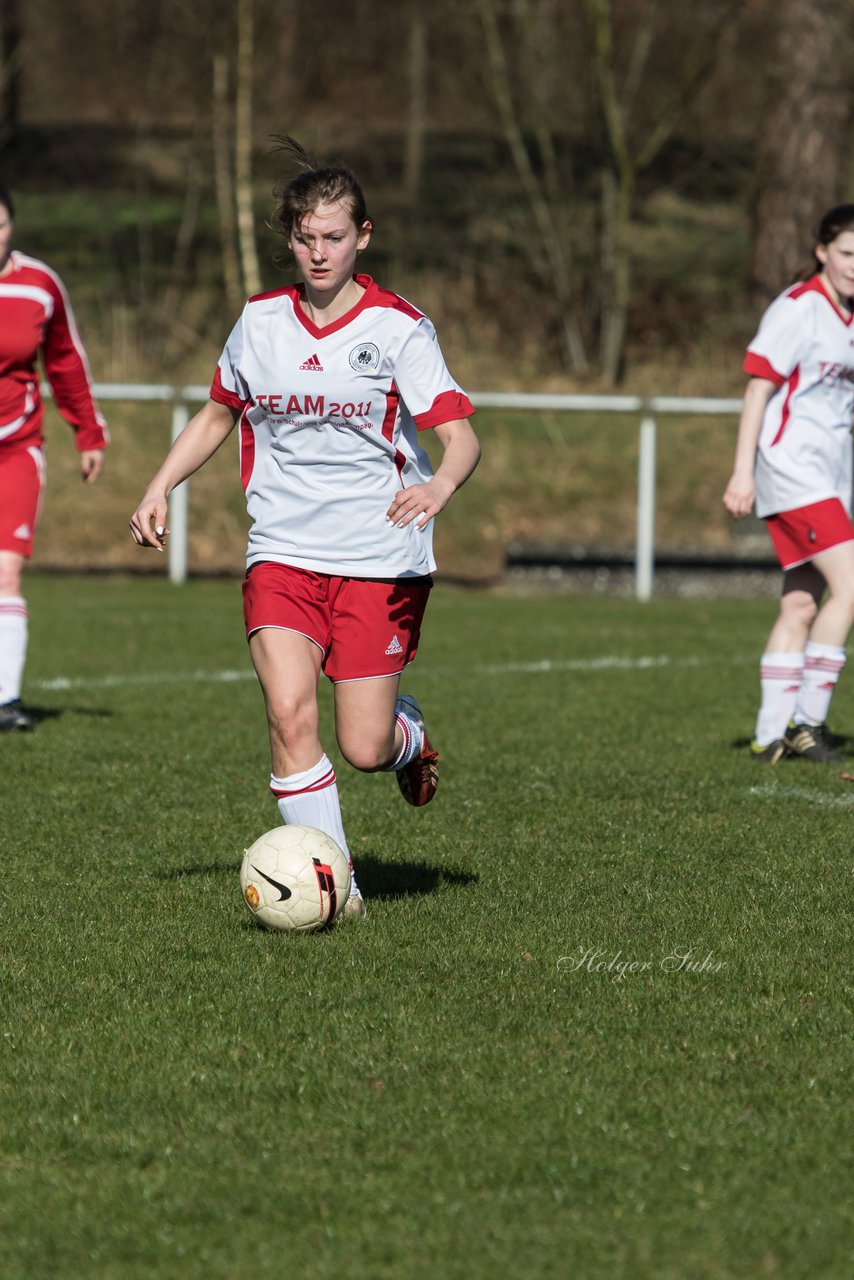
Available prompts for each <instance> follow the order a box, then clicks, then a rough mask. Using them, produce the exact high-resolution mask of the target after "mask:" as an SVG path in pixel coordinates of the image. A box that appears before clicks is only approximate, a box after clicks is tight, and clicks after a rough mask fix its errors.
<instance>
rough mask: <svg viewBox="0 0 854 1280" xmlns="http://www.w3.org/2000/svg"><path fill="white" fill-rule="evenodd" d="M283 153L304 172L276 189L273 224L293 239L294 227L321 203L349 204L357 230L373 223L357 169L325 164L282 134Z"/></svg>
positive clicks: (289, 137) (342, 165) (288, 238)
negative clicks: (356, 173)
mask: <svg viewBox="0 0 854 1280" xmlns="http://www.w3.org/2000/svg"><path fill="white" fill-rule="evenodd" d="M275 141H276V143H277V147H278V150H279V151H283V152H284V153H285V154H286V155H287V156H288V157H289V158H290V159H291V160H293V161H295V162H296V164H297V165H298V166H299V168H300V169H301V170H302V172H301V173H298V174H297V175H296V177H294V178H290V179H288V180H287V181H283V182H282V184H281V185H280V186H279V187H277V188H276V191H275V197H276V204H275V207H274V209H273V219H272V225H273V226H274V227H276V228H277V229H278V230H279V231H281V233H282V235H283V236H284V237H285V239H286V240H290V238H291V235H292V233H293V231H294V228H298V227H299V226H300V225H301V223H302V221H303V219H304V218H307V217H308V215H309V214H310V213H313V212H314V210H315V209H316V208H317V206H318V205H320V204H337V203H338V202H339V201H340V202H341V203H342V204H343V205H345V207H346V208H347V210H348V212H349V213H350V216H351V217H352V219H353V222H354V223H355V224H356V227H357V228H358V230H359V231H361V229H362V227H363V226H364V224H365V223H366V222H370V221H371V220H370V218H369V217H368V209H367V205H366V203H365V196H364V192H363V191H362V188H361V186H360V184H359V180H358V178H357V177H356V175H355V174H354V173H353V170H352V169H350V168H349V166H348V165H345V164H339V163H336V164H329V165H321V164H319V163H318V162H317V160H315V158H314V156H313V155H311V154H310V152H308V151H306V149H305V147H304V146H302V144H301V143H299V142H297V140H296V138H292V137H291V136H290V135H289V134H280V135H278V136H277V137H276V139H275Z"/></svg>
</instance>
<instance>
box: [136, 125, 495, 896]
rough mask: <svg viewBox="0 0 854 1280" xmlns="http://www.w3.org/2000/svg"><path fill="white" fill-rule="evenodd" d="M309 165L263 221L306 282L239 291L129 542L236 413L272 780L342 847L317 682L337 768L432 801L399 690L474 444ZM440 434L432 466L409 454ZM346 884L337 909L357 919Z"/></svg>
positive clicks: (148, 535)
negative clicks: (210, 368) (391, 778)
mask: <svg viewBox="0 0 854 1280" xmlns="http://www.w3.org/2000/svg"><path fill="white" fill-rule="evenodd" d="M282 144H283V149H284V150H285V151H286V152H287V154H288V155H289V157H290V158H291V159H293V160H295V161H296V162H297V163H298V165H299V166H300V168H301V172H300V173H298V174H297V176H296V177H295V178H293V179H292V180H291V181H290V182H288V183H287V184H286V185H285V186H284V187H283V188H282V191H281V192H280V194H279V198H278V203H277V206H276V209H275V213H274V218H275V222H276V224H277V225H278V227H279V229H280V230H281V232H282V234H283V235H284V237H285V239H286V241H287V244H288V247H289V249H290V250H291V253H292V255H293V259H294V262H295V264H296V269H297V273H298V275H299V278H300V283H299V284H298V285H295V286H291V287H288V288H284V289H277V290H274V291H272V292H270V293H263V294H260V295H259V296H257V297H254V298H250V300H249V301H248V302H247V304H246V306H245V308H244V311H243V314H242V315H241V317H240V319H239V320H238V321H237V324H236V325H235V326H234V329H233V330H232V333H231V335H230V337H229V339H228V341H227V343H226V346H225V350H224V351H223V353H222V356H221V358H220V361H219V365H218V367H217V370H216V373H215V376H214V380H213V385H212V387H211V393H210V395H211V398H210V400H209V401H208V402H207V404H206V405H205V406H204V408H202V409H201V411H200V412H199V413H198V414H196V415H195V417H194V418H193V419H192V420H191V421H190V422H189V424H188V425H187V427H186V428H185V430H184V431H183V433H182V434H181V436H180V437H179V438H178V440H177V441H176V442H175V444H174V445H173V447H172V449H171V450H170V452H169V454H168V455H167V457H166V460H165V461H164V463H163V465H162V467H161V468H160V470H159V471H158V472H157V475H156V476H155V477H154V479H153V480H152V482H151V484H150V485H149V487H148V489H147V490H146V493H145V496H144V498H143V499H142V502H141V503H140V504H139V507H138V508H137V510H136V512H135V513H134V515H133V517H132V518H131V522H130V523H131V531H132V534H133V537H134V539H135V540H136V542H137V543H138V544H139V545H140V546H148V547H154V548H157V549H158V550H162V549H163V543H164V538H165V536H166V532H167V530H166V517H167V498H168V495H169V494H170V492H171V491H172V490H173V489H174V488H175V486H176V485H177V484H179V483H180V482H181V481H182V480H184V479H185V478H186V477H187V476H189V475H191V474H192V473H193V472H194V471H196V470H197V469H198V468H199V467H200V466H202V464H203V463H204V462H206V461H207V459H208V458H210V457H211V455H212V454H213V453H214V452H215V450H216V449H218V448H219V446H220V445H221V444H222V442H223V441H224V440H225V439H226V437H227V436H228V435H229V434H230V432H231V431H232V428H233V427H234V425H235V423H238V422H239V445H240V468H241V477H242V481H243V486H244V489H245V491H246V501H247V507H248V511H249V515H250V518H251V520H252V527H251V530H250V533H249V546H248V551H247V574H246V578H245V580H244V585H243V598H244V618H245V623H246V631H247V636H248V639H249V648H250V653H251V656H252V661H253V664H254V666H255V670H256V672H257V675H258V679H259V681H260V683H261V688H262V691H263V694H264V700H265V703H266V709H267V721H268V726H269V732H270V751H271V757H272V775H271V779H270V789H271V790H272V792H273V794H274V795H275V796H276V798H277V800H278V805H279V810H280V813H281V816H282V820H283V821H284V822H285V823H299V824H303V825H305V826H311V827H318V828H319V829H320V830H321V831H325V832H326V833H327V834H328V835H330V836H331V837H332V839H333V840H335V841H336V843H337V844H338V845H340V846H341V848H342V849H343V850H344V851H345V853H347V854H348V856H349V850H348V846H347V840H346V837H345V834H344V827H343V822H342V818H341V809H340V804H339V799H338V788H337V781H336V776H335V771H334V769H333V767H332V764H331V762H330V760H329V758H328V756H327V755H326V753H325V752H324V750H323V747H322V745H321V743H320V738H319V731H318V707H317V687H318V680H319V677H320V673H321V671H323V672H324V673H325V674H326V675H327V676H328V677H329V678H330V679H331V680H332V681H333V683H334V700H335V729H336V736H337V739H338V744H339V746H340V748H341V752H342V754H343V755H344V757H345V759H347V760H348V761H349V763H350V764H352V765H353V766H355V768H357V769H361V770H364V771H366V772H375V771H381V770H383V771H390V772H394V773H396V775H397V779H398V783H399V785H400V788H401V791H402V792H403V795H404V797H405V798H406V799H407V800H408V801H409V802H410V803H411V804H414V805H423V804H426V803H428V801H429V800H431V799H432V797H433V794H434V792H435V790H436V785H437V781H438V753H437V752H436V750H435V749H434V748H433V746H432V743H431V742H430V739H429V738H428V736H427V734H426V732H425V729H424V722H423V718H422V714H421V709H420V707H419V705H418V703H417V702H416V701H415V699H414V698H412V697H411V696H408V695H405V696H403V697H400V696H398V685H399V681H400V674H401V672H402V671H403V670H404V668H405V667H406V666H407V665H408V664H409V663H410V662H411V661H412V659H413V658H414V656H415V652H416V649H417V646H418V637H419V632H420V627H421V620H422V617H423V614H424V609H425V607H426V603H427V596H428V594H429V591H430V587H431V585H432V580H431V577H430V574H431V573H432V571H433V569H434V568H435V561H434V559H433V552H432V521H433V517H434V516H436V515H438V513H439V512H440V511H441V510H442V509H443V507H444V506H445V505H446V503H447V502H448V501H449V500H450V498H451V497H452V496H453V494H454V493H455V492H456V490H457V489H458V488H459V487H460V485H462V484H463V483H464V482H465V481H466V480H467V479H468V477H469V476H470V475H471V473H472V471H473V470H474V468H475V466H476V465H477V462H478V459H479V456H480V447H479V444H478V441H477V437H476V436H475V434H474V432H473V430H472V428H471V426H470V425H469V422H468V418H469V417H470V415H471V414H472V413H473V412H474V409H473V406H472V404H471V401H470V400H469V399H468V397H467V396H466V395H465V394H464V392H463V391H462V390H461V389H460V388H459V387H458V386H457V384H456V382H455V381H454V380H453V378H452V377H451V375H450V373H449V372H448V369H447V367H446V365H445V362H444V359H443V358H442V353H441V351H440V349H439V346H438V343H437V341H436V334H435V331H434V329H433V326H432V324H431V323H430V321H429V320H428V319H427V317H426V316H424V315H422V314H421V312H420V311H418V310H416V308H415V307H413V306H411V305H410V303H408V302H406V301H405V300H404V299H403V298H400V297H398V296H397V295H396V294H394V293H390V292H388V291H387V290H384V289H381V288H380V287H379V286H378V285H377V284H376V283H375V282H374V281H373V280H372V279H371V278H370V277H369V276H366V275H361V274H356V271H355V268H356V259H357V256H358V254H360V253H361V252H362V251H363V250H364V249H366V248H367V247H368V243H369V242H370V239H371V233H372V231H373V224H372V222H371V220H370V218H369V217H368V214H367V209H366V205H365V198H364V195H363V193H362V190H361V187H360V185H359V183H358V181H357V180H356V178H355V176H354V175H353V173H352V172H351V171H350V170H349V169H348V168H347V167H346V166H343V165H333V166H320V165H318V164H317V163H316V162H315V161H314V159H313V158H312V157H311V156H309V155H308V153H307V152H306V151H305V150H304V149H303V148H302V147H301V146H300V145H299V144H298V143H296V142H295V141H294V140H293V139H291V138H285V139H283V140H282ZM427 429H431V430H433V432H434V433H435V435H436V436H437V438H438V440H439V442H440V444H441V445H442V447H443V450H444V453H443V456H442V461H441V464H440V465H439V467H438V469H437V470H436V472H435V474H434V473H433V471H432V468H431V466H430V463H429V460H428V458H427V456H426V454H425V453H424V452H423V450H422V449H421V447H420V446H419V444H418V433H419V432H420V431H424V430H427ZM364 913H365V908H364V902H363V899H362V895H361V893H360V891H359V889H358V886H357V885H356V880H355V876H354V878H353V889H352V893H351V898H350V901H349V902H348V904H347V905H346V907H345V909H344V914H345V915H350V916H354V915H355V916H358V915H364Z"/></svg>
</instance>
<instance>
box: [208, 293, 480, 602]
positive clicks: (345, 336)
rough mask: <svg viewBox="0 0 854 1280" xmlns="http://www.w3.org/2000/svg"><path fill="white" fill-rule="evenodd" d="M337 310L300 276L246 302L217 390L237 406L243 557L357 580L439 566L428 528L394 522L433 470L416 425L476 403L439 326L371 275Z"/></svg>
mask: <svg viewBox="0 0 854 1280" xmlns="http://www.w3.org/2000/svg"><path fill="white" fill-rule="evenodd" d="M356 281H357V283H358V284H360V285H361V286H362V287H363V288H364V290H365V292H364V294H363V295H362V297H361V299H360V300H359V302H358V303H357V304H356V306H355V307H353V309H352V310H351V311H349V312H348V313H347V314H346V315H345V316H343V317H342V318H341V319H340V320H338V321H336V322H334V323H333V324H330V325H327V326H326V327H325V328H323V329H320V328H318V327H317V326H316V325H315V324H314V323H313V322H312V321H311V319H310V318H309V317H308V315H307V314H306V312H305V311H304V310H303V308H302V306H301V305H300V299H301V297H302V289H301V287H299V286H292V287H289V288H286V289H280V290H277V291H275V292H272V293H263V294H259V295H258V296H257V297H254V298H250V300H249V301H248V302H247V304H246V306H245V308H244V310H243V314H242V315H241V317H240V319H239V320H238V322H237V324H236V325H235V327H234V329H233V331H232V333H231V336H230V337H229V339H228V341H227V343H226V345H225V350H224V351H223V353H222V356H221V358H220V361H219V365H218V367H217V370H216V374H215V376H214V381H213V385H212V387H211V397H212V398H213V399H214V400H216V401H218V402H219V403H221V404H226V405H229V406H230V407H231V408H233V409H235V410H238V411H240V414H241V417H240V424H239V435H240V467H241V478H242V481H243V487H244V489H245V491H246V503H247V508H248V511H249V516H250V518H251V521H252V526H251V529H250V533H249V546H248V549H247V566H251V565H253V564H255V563H257V562H258V561H261V560H273V561H278V562H279V563H283V564H289V565H294V566H295V567H297V568H301V569H310V570H314V571H315V572H318V573H328V574H334V575H338V576H342V577H354V578H401V577H418V576H422V575H424V574H428V573H430V572H432V570H433V569H435V567H436V564H435V560H434V559H433V549H432V524H433V522H432V521H430V522H429V524H428V525H427V527H426V529H423V530H422V529H416V527H415V522H414V521H413V522H411V523H410V524H408V525H407V526H406V527H405V528H402V529H398V528H394V527H392V526H390V525H389V524H387V523H386V518H385V517H386V512H387V510H388V508H389V506H390V505H391V501H392V498H393V497H394V495H395V493H397V492H398V491H399V490H400V489H403V488H406V487H408V486H411V485H416V484H422V483H424V482H425V481H427V480H429V479H430V477H431V476H432V474H433V471H432V467H431V466H430V461H429V459H428V457H427V455H426V453H425V452H424V450H423V449H422V448H421V446H420V445H419V443H418V432H419V431H421V430H425V429H426V428H429V427H435V426H439V425H440V424H441V423H444V422H451V421H453V420H455V419H458V418H465V417H468V416H469V415H470V414H472V413H474V407H473V405H472V403H471V401H470V400H469V398H468V397H467V396H466V395H465V393H464V392H463V391H462V390H461V389H460V387H459V386H458V385H457V383H456V382H455V381H454V379H453V378H452V377H451V375H450V373H449V372H448V369H447V367H446V365H445V361H444V359H443V357H442V353H441V351H440V349H439V345H438V342H437V340H436V333H435V330H434V328H433V325H432V324H431V323H430V321H429V320H428V319H427V317H426V316H424V315H422V313H421V312H420V311H417V310H416V309H415V308H414V307H413V306H411V305H410V303H408V302H406V301H405V300H404V299H403V298H400V297H398V296H397V294H394V293H390V292H388V291H387V290H384V289H380V288H379V286H378V285H377V284H375V282H374V281H373V280H372V279H371V278H370V277H369V276H362V275H359V276H356Z"/></svg>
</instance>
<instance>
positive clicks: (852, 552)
mask: <svg viewBox="0 0 854 1280" xmlns="http://www.w3.org/2000/svg"><path fill="white" fill-rule="evenodd" d="M812 567H813V571H814V572H815V573H816V575H817V576H818V577H819V578H820V579H821V582H822V585H824V584H825V583H826V585H827V588H828V592H829V594H828V597H827V599H826V600H825V602H824V604H822V605H821V607H820V608H819V610H818V613H817V615H816V618H815V621H814V622H813V623H812V625H811V627H810V630H809V638H808V640H807V642H806V647H805V652H804V674H803V680H802V682H801V687H800V691H799V693H798V698H797V704H796V706H795V710H794V713H793V715H792V724H791V726H790V727H789V729H788V730H787V732H786V735H785V741H786V746H787V747H788V748H789V750H790V751H791V752H792V753H793V754H795V755H799V756H803V757H804V758H805V759H807V760H814V761H817V762H818V763H827V764H838V763H840V762H841V761H842V759H843V756H842V753H841V752H840V751H838V750H837V749H836V747H834V745H833V743H832V741H831V739H830V735H829V734H828V731H827V727H826V720H827V713H828V710H829V708H830V700H831V698H832V697H833V693H834V691H835V689H836V684H837V682H838V680H839V677H840V675H841V674H842V669H843V667H844V666H845V644H846V641H847V639H848V635H849V633H850V631H851V627H852V625H854V542H843V543H840V545H839V546H836V547H831V548H830V550H829V551H823V552H822V553H821V554H820V555H818V556H816V558H815V560H814V561H813V565H812ZM818 598H820V597H818Z"/></svg>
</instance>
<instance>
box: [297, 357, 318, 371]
mask: <svg viewBox="0 0 854 1280" xmlns="http://www.w3.org/2000/svg"><path fill="white" fill-rule="evenodd" d="M300 368H301V369H310V370H311V372H312V373H323V365H322V364H321V363H320V361H319V360H318V358H317V356H309V357H308V359H307V360H305V361H303V363H302V364H301V365H300Z"/></svg>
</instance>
